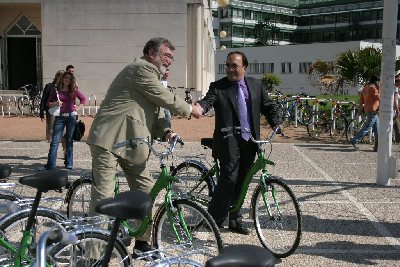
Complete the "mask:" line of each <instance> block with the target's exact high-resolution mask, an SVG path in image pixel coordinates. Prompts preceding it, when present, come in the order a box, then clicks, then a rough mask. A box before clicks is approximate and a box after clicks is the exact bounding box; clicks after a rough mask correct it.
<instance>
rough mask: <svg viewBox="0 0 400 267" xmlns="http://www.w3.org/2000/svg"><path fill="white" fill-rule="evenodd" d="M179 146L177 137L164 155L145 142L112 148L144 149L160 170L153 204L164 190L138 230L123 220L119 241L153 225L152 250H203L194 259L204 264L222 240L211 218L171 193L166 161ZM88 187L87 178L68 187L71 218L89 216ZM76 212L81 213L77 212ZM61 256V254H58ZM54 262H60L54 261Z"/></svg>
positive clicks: (136, 140)
mask: <svg viewBox="0 0 400 267" xmlns="http://www.w3.org/2000/svg"><path fill="white" fill-rule="evenodd" d="M178 142H182V141H181V140H180V138H179V136H177V137H176V138H175V139H174V141H173V142H172V143H171V145H170V147H169V148H168V150H167V151H165V152H157V151H156V150H155V148H154V147H153V144H152V143H151V142H150V141H149V140H147V139H145V138H134V139H130V140H126V141H124V142H121V143H118V144H115V146H114V147H115V148H122V147H128V148H131V149H135V148H136V147H137V146H138V145H143V144H144V145H147V146H148V147H149V149H150V151H151V152H152V153H153V154H155V155H156V156H157V157H158V158H159V160H160V166H161V167H160V168H161V173H160V175H159V176H158V178H157V181H156V183H155V184H154V186H153V188H152V190H151V191H150V193H149V195H150V197H151V199H152V201H153V202H154V201H155V199H156V197H157V196H158V194H159V193H160V192H161V191H162V190H163V189H165V197H164V202H163V203H162V204H161V206H160V207H159V208H158V209H157V211H156V212H155V216H154V217H153V218H151V216H147V217H146V218H145V219H144V220H143V221H142V223H141V224H140V225H139V226H137V225H133V224H131V222H132V221H130V220H125V221H123V222H122V227H121V228H120V229H121V231H120V233H119V234H120V237H121V239H124V237H128V238H129V237H139V236H141V235H143V234H144V233H145V232H146V230H147V228H148V227H149V226H150V225H151V222H153V229H152V231H153V232H152V233H153V235H152V243H153V245H154V246H155V247H157V248H164V247H169V246H171V245H176V244H190V246H191V248H196V249H197V248H201V249H206V251H207V253H206V255H203V256H204V257H203V258H202V259H196V260H197V261H200V262H203V263H204V262H205V261H206V260H207V259H208V258H209V257H211V256H216V255H218V253H219V251H220V249H221V248H222V240H221V236H220V233H219V229H218V226H217V225H216V223H215V222H214V220H213V219H212V217H211V215H210V214H209V213H208V212H207V211H206V210H205V209H204V208H203V207H202V206H200V205H199V204H198V203H196V202H194V201H192V200H190V199H185V198H182V197H181V196H179V195H178V194H176V193H175V192H174V191H173V184H174V183H175V182H177V180H178V179H177V177H175V176H173V175H170V174H169V172H168V168H167V166H166V163H165V161H166V158H167V157H168V156H169V155H172V153H173V152H174V150H175V147H176V145H177V143H178ZM115 181H116V187H115V190H116V194H118V192H119V191H118V190H119V183H118V179H117V178H116V180H115ZM91 183H92V180H91V179H87V177H86V178H81V179H78V180H76V181H75V182H74V183H73V184H72V185H71V187H70V189H69V192H68V193H67V200H66V202H67V203H68V211H69V215H70V216H72V217H76V214H78V215H79V216H87V215H88V211H89V210H88V207H89V206H88V203H89V202H90V188H91ZM77 208H80V209H79V210H77ZM128 238H125V240H127V239H128ZM106 241H107V240H105V242H106ZM66 254H67V253H66ZM66 254H65V255H66ZM60 255H63V254H62V253H60ZM65 255H64V256H65ZM57 261H59V260H58V259H57Z"/></svg>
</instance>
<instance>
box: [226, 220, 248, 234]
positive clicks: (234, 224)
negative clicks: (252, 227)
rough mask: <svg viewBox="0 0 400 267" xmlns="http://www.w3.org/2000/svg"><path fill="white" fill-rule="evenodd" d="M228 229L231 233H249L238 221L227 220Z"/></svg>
mask: <svg viewBox="0 0 400 267" xmlns="http://www.w3.org/2000/svg"><path fill="white" fill-rule="evenodd" d="M229 230H230V231H231V232H233V233H238V234H241V235H249V234H250V231H249V229H247V228H246V227H245V226H244V225H243V224H242V223H241V222H239V221H236V220H234V221H229Z"/></svg>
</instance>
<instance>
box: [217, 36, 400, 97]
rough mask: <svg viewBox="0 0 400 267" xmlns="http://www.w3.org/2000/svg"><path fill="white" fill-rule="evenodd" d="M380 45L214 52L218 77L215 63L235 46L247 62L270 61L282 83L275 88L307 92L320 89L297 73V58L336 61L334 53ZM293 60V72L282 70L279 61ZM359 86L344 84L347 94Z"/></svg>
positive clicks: (350, 44) (316, 45)
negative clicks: (282, 71) (351, 86)
mask: <svg viewBox="0 0 400 267" xmlns="http://www.w3.org/2000/svg"><path fill="white" fill-rule="evenodd" d="M372 45H373V46H375V47H380V48H381V44H377V43H369V42H359V41H355V42H340V43H318V44H301V45H285V46H266V47H244V48H234V49H232V48H230V49H227V50H225V51H218V52H217V54H216V64H215V65H216V77H217V79H220V78H222V77H224V76H225V74H224V73H222V74H221V73H218V64H223V63H224V62H225V60H226V56H227V54H228V53H229V52H231V51H234V50H238V51H242V52H244V53H245V55H246V56H247V58H248V60H249V63H252V62H256V61H257V62H259V63H264V62H273V63H274V65H275V72H274V73H276V74H277V75H279V77H280V78H281V79H282V81H283V83H282V84H281V86H279V87H276V89H278V90H281V91H283V92H284V93H290V94H296V93H302V92H304V93H308V94H319V93H320V91H319V89H318V88H317V87H316V86H314V85H313V84H315V82H314V81H312V80H310V78H309V76H308V74H306V73H299V63H300V62H314V61H316V60H318V59H319V60H322V61H335V59H336V56H337V55H338V54H339V53H340V52H343V51H347V50H355V49H359V48H363V47H366V46H372ZM396 55H397V56H398V55H400V50H399V46H397V53H396ZM283 62H292V73H281V63H283ZM248 76H252V77H255V78H261V76H262V74H248ZM357 89H358V88H345V90H348V92H349V94H357Z"/></svg>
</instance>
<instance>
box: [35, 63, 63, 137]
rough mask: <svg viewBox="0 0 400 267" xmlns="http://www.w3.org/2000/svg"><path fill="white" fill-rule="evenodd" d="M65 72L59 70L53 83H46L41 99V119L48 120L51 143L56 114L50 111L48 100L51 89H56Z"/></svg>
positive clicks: (47, 131)
mask: <svg viewBox="0 0 400 267" xmlns="http://www.w3.org/2000/svg"><path fill="white" fill-rule="evenodd" d="M63 73H64V71H63V70H59V71H57V73H56V75H55V76H54V80H53V81H52V82H51V83H48V84H46V86H45V87H44V89H43V94H42V99H41V100H40V120H41V121H42V122H43V121H45V120H46V140H47V142H49V143H51V140H52V138H51V137H52V135H53V123H54V116H53V115H51V114H50V113H49V112H48V110H49V107H48V106H47V100H48V99H49V96H50V93H51V91H52V90H55V88H56V87H57V84H58V83H59V82H60V78H61V76H62V75H63ZM45 115H46V118H45Z"/></svg>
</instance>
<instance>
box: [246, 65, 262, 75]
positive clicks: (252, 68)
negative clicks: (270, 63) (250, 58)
mask: <svg viewBox="0 0 400 267" xmlns="http://www.w3.org/2000/svg"><path fill="white" fill-rule="evenodd" d="M248 71H249V73H253V74H254V73H260V64H259V63H250V64H249V68H248Z"/></svg>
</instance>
